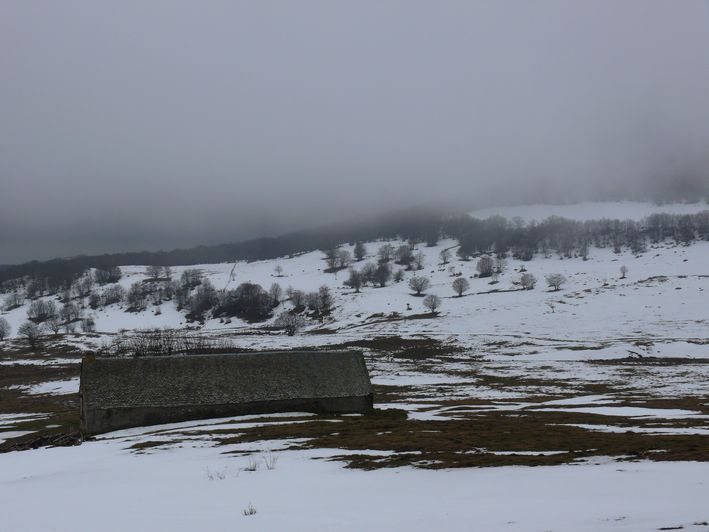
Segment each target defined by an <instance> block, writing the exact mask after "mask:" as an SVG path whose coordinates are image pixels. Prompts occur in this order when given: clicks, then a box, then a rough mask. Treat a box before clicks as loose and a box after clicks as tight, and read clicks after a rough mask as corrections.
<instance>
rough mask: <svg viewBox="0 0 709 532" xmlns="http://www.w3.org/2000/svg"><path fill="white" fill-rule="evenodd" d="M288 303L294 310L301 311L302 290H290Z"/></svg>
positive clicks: (303, 295)
mask: <svg viewBox="0 0 709 532" xmlns="http://www.w3.org/2000/svg"><path fill="white" fill-rule="evenodd" d="M289 297H290V302H291V304H292V305H293V308H294V309H301V310H302V307H303V305H304V304H305V292H303V291H302V290H290V296H289Z"/></svg>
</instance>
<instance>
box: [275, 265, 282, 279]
mask: <svg viewBox="0 0 709 532" xmlns="http://www.w3.org/2000/svg"><path fill="white" fill-rule="evenodd" d="M273 271H274V272H275V273H276V277H283V266H281V265H280V264H277V265H276V267H275V268H273Z"/></svg>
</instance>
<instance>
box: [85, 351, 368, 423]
mask: <svg viewBox="0 0 709 532" xmlns="http://www.w3.org/2000/svg"><path fill="white" fill-rule="evenodd" d="M80 394H81V426H82V431H83V432H84V434H86V435H91V434H99V433H102V432H110V431H113V430H118V429H124V428H129V427H139V426H145V425H157V424H161V423H173V422H178V421H188V420H191V419H207V418H217V417H226V416H232V415H241V414H262V413H273V412H315V413H335V414H346V413H347V414H349V413H366V412H369V411H371V410H372V386H371V383H370V381H369V374H368V373H367V367H366V365H365V363H364V357H363V356H362V353H359V352H350V351H329V352H323V351H319V352H288V353H234V354H226V355H224V354H222V355H184V356H160V357H142V358H97V357H93V356H88V357H85V358H84V359H83V361H82V364H81V385H80Z"/></svg>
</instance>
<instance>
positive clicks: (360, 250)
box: [354, 242, 367, 262]
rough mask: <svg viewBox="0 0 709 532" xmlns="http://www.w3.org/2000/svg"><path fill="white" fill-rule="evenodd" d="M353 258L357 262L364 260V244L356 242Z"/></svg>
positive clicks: (365, 251)
mask: <svg viewBox="0 0 709 532" xmlns="http://www.w3.org/2000/svg"><path fill="white" fill-rule="evenodd" d="M354 256H355V259H357V262H359V261H361V260H362V259H364V257H366V256H367V248H366V247H364V244H362V242H357V243H356V244H355V247H354Z"/></svg>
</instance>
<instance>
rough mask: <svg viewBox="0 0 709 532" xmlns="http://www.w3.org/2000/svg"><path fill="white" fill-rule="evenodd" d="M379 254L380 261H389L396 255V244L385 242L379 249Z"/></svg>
mask: <svg viewBox="0 0 709 532" xmlns="http://www.w3.org/2000/svg"><path fill="white" fill-rule="evenodd" d="M377 256H378V257H379V262H389V261H390V260H391V258H392V257H393V256H394V246H392V245H391V244H384V245H382V246H380V247H379V250H378V251H377Z"/></svg>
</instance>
